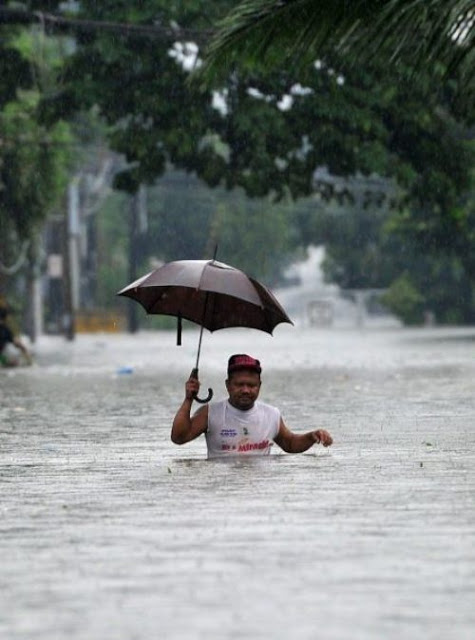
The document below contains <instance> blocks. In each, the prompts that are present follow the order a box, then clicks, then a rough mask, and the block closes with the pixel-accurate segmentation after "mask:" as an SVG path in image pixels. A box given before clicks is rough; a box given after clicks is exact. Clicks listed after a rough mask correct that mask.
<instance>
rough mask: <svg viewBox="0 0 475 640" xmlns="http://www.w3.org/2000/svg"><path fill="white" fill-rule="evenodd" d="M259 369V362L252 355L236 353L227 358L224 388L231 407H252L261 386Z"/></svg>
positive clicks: (244, 409) (242, 409) (245, 408)
mask: <svg viewBox="0 0 475 640" xmlns="http://www.w3.org/2000/svg"><path fill="white" fill-rule="evenodd" d="M261 371H262V369H261V363H260V362H259V360H256V359H255V358H253V357H252V356H248V355H246V354H244V353H237V354H235V355H233V356H231V357H230V358H229V360H228V379H227V380H226V389H227V391H228V393H229V401H230V403H231V404H232V405H233V407H236V409H241V411H247V410H248V409H252V407H253V406H254V402H255V401H256V399H257V397H258V395H259V391H260V388H261Z"/></svg>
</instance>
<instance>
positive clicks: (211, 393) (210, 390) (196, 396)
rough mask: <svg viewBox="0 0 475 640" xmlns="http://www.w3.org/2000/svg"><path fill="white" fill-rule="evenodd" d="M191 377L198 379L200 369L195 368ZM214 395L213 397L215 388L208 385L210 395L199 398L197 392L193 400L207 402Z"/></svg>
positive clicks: (201, 402)
mask: <svg viewBox="0 0 475 640" xmlns="http://www.w3.org/2000/svg"><path fill="white" fill-rule="evenodd" d="M190 378H196V380H198V369H196V368H195V369H193V370H192V372H191V375H190ZM212 397H213V389H211V388H210V387H208V396H207V397H206V398H198V395H197V394H196V393H195V394H194V396H193V400H196V402H199V403H200V404H206V403H207V402H209V401H210V400H211V398H212Z"/></svg>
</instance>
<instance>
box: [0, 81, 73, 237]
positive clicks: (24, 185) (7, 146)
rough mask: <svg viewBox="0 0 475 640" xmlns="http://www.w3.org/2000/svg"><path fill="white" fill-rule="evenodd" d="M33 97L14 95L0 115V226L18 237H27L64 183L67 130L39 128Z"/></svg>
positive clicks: (60, 124) (35, 96) (62, 127)
mask: <svg viewBox="0 0 475 640" xmlns="http://www.w3.org/2000/svg"><path fill="white" fill-rule="evenodd" d="M38 98H39V96H38V94H37V93H36V92H32V91H30V92H19V93H18V99H17V100H16V101H13V102H10V103H9V104H7V105H6V106H5V108H4V109H3V111H2V112H1V113H0V124H1V127H2V131H3V132H4V136H5V137H4V141H3V145H2V148H1V150H0V153H1V165H0V224H1V226H2V229H3V230H8V229H10V230H11V231H12V232H14V233H15V234H17V236H18V237H19V238H28V237H29V236H30V235H31V233H32V232H33V231H34V229H35V228H36V227H37V225H38V223H39V222H41V221H42V220H43V219H44V217H45V216H46V214H47V213H48V211H50V210H51V208H52V207H53V206H54V205H55V204H57V202H58V198H59V197H60V196H61V194H62V193H63V190H64V187H65V184H66V179H67V160H68V157H69V148H68V147H69V144H70V142H71V138H70V132H69V127H68V125H66V124H65V123H63V122H58V123H56V124H55V125H54V126H53V127H50V128H46V127H44V126H42V125H40V124H39V123H38V121H37V120H36V117H35V116H36V106H37V103H38Z"/></svg>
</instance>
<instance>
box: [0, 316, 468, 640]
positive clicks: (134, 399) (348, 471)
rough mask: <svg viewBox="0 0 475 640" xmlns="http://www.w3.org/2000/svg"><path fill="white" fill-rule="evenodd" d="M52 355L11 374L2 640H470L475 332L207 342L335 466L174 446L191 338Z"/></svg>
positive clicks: (107, 340)
mask: <svg viewBox="0 0 475 640" xmlns="http://www.w3.org/2000/svg"><path fill="white" fill-rule="evenodd" d="M183 339H184V346H183V347H176V346H175V345H174V335H173V333H166V332H163V333H159V332H157V333H141V334H138V335H137V336H135V337H133V336H122V335H116V336H113V335H112V336H101V335H96V336H93V335H92V336H79V337H78V339H77V341H76V342H75V343H72V344H69V343H64V342H63V341H62V340H61V339H57V338H42V339H41V340H40V341H39V343H38V345H37V346H36V364H35V366H33V367H31V368H24V369H16V370H10V371H6V370H4V371H0V394H1V396H0V399H1V402H0V443H1V447H0V481H1V499H0V557H1V558H2V561H1V571H0V594H1V596H0V602H1V608H0V637H1V638H2V639H3V638H5V639H6V640H20V639H21V640H26V639H28V640H30V639H33V638H34V639H35V640H56V639H58V640H59V639H61V640H62V639H65V638H68V639H71V640H79V639H80V640H83V639H84V640H86V639H87V640H96V639H97V640H99V639H100V640H107V639H109V638H111V639H114V640H148V639H150V638H160V639H164V640H168V639H170V640H176V639H180V640H181V639H182V638H183V639H188V640H195V639H196V640H198V639H200V640H201V639H203V640H204V639H205V638H206V639H209V638H215V639H217V640H218V639H228V638H229V639H240V638H246V639H251V640H254V639H264V638H265V639H269V640H279V639H283V640H284V639H285V640H286V639H289V640H294V639H305V640H307V639H308V640H315V639H317V640H318V639H322V640H327V639H328V640H347V639H348V638H351V639H352V640H360V639H361V640H372V639H374V640H376V639H377V640H381V639H384V640H400V639H401V638H404V639H405V640H407V639H412V638H414V639H416V638H417V639H420V638H424V640H435V639H439V638H440V639H441V640H442V639H444V640H446V639H447V638H451V639H452V638H453V639H456V640H464V639H467V640H469V639H470V640H471V639H472V638H473V637H474V634H475V608H474V606H473V603H474V602H475V420H474V416H475V393H474V390H475V329H420V330H407V329H406V330H400V329H385V330H372V331H369V330H368V331H364V330H361V331H355V330H312V329H296V328H292V327H288V326H280V327H278V328H277V329H276V331H275V334H274V337H270V336H267V335H266V334H260V333H258V332H254V331H244V330H228V331H222V332H217V333H215V334H213V335H210V334H205V338H204V345H203V350H202V356H201V365H200V374H201V379H202V383H203V386H204V387H207V386H212V387H213V388H214V390H215V395H216V397H217V398H220V397H222V396H223V395H224V384H223V379H224V370H225V362H226V360H227V358H228V356H229V355H230V354H231V353H233V352H242V351H247V352H249V353H251V354H252V355H255V356H256V357H259V358H260V359H261V361H262V363H263V367H264V371H263V387H262V392H261V398H262V399H263V400H265V401H267V402H270V403H272V404H277V405H278V406H279V407H280V408H281V410H282V413H283V415H284V418H285V420H286V422H287V424H288V425H289V426H290V427H291V428H292V429H294V430H296V431H300V430H309V429H311V428H316V427H320V426H321V427H325V428H327V429H328V430H329V431H330V432H331V433H332V435H333V437H334V439H335V444H334V446H333V447H332V448H331V449H329V450H323V449H321V448H314V449H312V450H311V451H309V452H308V453H306V454H301V455H295V456H290V455H286V454H283V453H281V452H280V451H279V450H278V448H277V446H275V447H274V451H273V455H272V456H271V457H270V458H269V459H252V460H249V459H248V460H245V459H243V460H238V461H234V462H231V461H227V462H219V461H217V462H216V461H213V462H210V461H207V460H206V459H205V457H206V450H205V443H204V440H203V439H199V440H197V441H195V442H193V443H190V444H188V445H185V446H184V447H177V446H175V445H173V444H172V443H171V442H170V440H169V431H170V423H171V420H172V418H173V415H174V412H175V410H176V408H177V406H178V405H179V403H180V402H181V398H182V395H183V386H184V379H185V378H186V377H187V375H188V374H189V371H190V370H191V368H192V367H193V366H194V358H195V350H196V346H197V339H198V334H197V332H196V331H186V332H185V333H184V336H183Z"/></svg>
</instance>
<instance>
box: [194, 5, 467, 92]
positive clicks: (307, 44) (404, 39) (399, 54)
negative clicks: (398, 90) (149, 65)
mask: <svg viewBox="0 0 475 640" xmlns="http://www.w3.org/2000/svg"><path fill="white" fill-rule="evenodd" d="M474 39H475V2H474V0H426V1H425V2H424V3H421V2H419V1H418V0H383V1H382V2H381V0H369V1H368V0H355V1H353V2H351V3H349V2H347V1H346V0H330V1H327V0H286V2H278V1H276V0H244V1H242V2H240V3H239V4H238V5H237V6H236V7H234V8H233V9H232V10H231V11H230V12H229V14H228V15H227V16H226V17H225V18H224V20H222V21H221V23H220V24H219V25H218V31H217V33H216V34H215V35H214V37H213V38H212V40H211V43H210V45H209V47H208V50H207V55H206V58H205V66H204V69H203V70H202V71H201V72H200V73H201V75H203V71H204V76H205V77H206V78H207V79H208V80H209V79H211V78H213V76H215V75H216V73H218V74H221V76H223V75H227V73H228V71H229V68H230V66H232V65H235V66H237V67H239V68H243V67H244V66H248V67H249V66H250V67H251V68H256V67H258V68H262V66H264V68H265V69H267V70H269V69H271V68H274V67H275V66H276V65H277V66H278V67H280V68H282V67H283V66H288V65H289V64H290V65H291V66H293V67H294V68H302V66H304V65H305V64H308V63H309V62H312V61H313V60H315V59H321V58H322V57H324V55H325V54H326V53H327V52H329V51H330V52H331V51H333V52H337V53H342V54H344V55H345V57H346V59H347V60H351V59H353V61H354V63H355V64H357V65H358V66H360V65H362V64H363V65H367V64H368V63H369V62H370V61H372V60H374V59H379V60H380V62H381V63H382V64H384V65H385V66H386V68H389V69H390V71H391V72H392V73H393V72H394V71H396V72H397V71H398V68H399V66H400V64H401V63H403V64H404V63H407V61H408V59H409V60H411V64H412V65H414V66H415V69H416V70H417V71H420V70H422V71H423V75H424V76H426V75H427V69H428V67H429V68H430V67H432V68H434V69H435V70H436V73H438V72H440V65H442V66H443V68H444V74H445V75H446V76H447V75H450V74H451V73H453V72H456V73H457V74H459V77H460V81H461V82H462V83H463V85H464V87H465V92H466V93H467V92H469V93H470V94H472V95H473V89H474V85H475V74H474V68H475V66H474V56H475V54H474ZM437 67H439V68H437Z"/></svg>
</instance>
